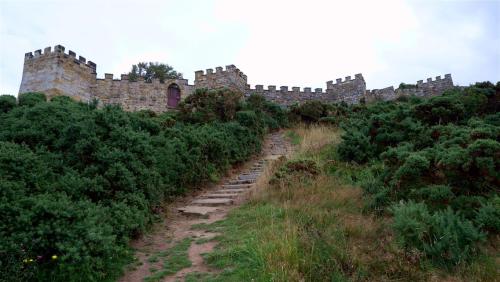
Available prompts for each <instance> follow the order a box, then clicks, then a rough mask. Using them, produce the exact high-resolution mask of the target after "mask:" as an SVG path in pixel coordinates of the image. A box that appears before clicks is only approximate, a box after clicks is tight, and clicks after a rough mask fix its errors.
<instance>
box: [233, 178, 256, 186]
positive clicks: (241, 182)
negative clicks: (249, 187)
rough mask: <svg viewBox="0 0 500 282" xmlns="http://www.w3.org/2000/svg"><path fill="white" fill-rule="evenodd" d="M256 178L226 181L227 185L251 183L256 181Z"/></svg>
mask: <svg viewBox="0 0 500 282" xmlns="http://www.w3.org/2000/svg"><path fill="white" fill-rule="evenodd" d="M254 182H255V179H244V180H243V179H237V180H229V181H228V182H226V185H236V184H251V183H254Z"/></svg>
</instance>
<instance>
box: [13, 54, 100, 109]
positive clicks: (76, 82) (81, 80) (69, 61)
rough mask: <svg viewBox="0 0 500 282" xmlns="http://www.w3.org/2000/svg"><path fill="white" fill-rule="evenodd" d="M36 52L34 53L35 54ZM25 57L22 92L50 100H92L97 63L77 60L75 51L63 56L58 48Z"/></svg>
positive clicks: (81, 58) (82, 58)
mask: <svg viewBox="0 0 500 282" xmlns="http://www.w3.org/2000/svg"><path fill="white" fill-rule="evenodd" d="M33 53H34V54H33ZM33 53H32V52H29V53H26V54H25V56H24V68H23V78H22V81H21V87H20V89H19V93H25V92H36V91H38V92H44V93H45V94H46V95H47V96H48V97H49V98H50V97H53V96H56V95H67V96H71V97H73V98H74V99H76V100H79V101H80V100H83V101H89V100H90V99H91V96H92V86H93V85H94V84H95V80H96V64H94V63H93V62H92V61H88V62H86V59H85V58H84V57H82V56H79V58H78V59H77V58H76V54H75V52H73V51H69V53H68V54H65V53H64V47H63V46H61V45H57V46H55V48H54V51H51V47H47V48H45V49H44V51H43V53H42V50H36V51H35V52H33Z"/></svg>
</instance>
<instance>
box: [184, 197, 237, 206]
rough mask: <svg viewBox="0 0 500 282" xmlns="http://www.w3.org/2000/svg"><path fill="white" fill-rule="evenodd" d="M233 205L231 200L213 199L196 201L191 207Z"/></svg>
mask: <svg viewBox="0 0 500 282" xmlns="http://www.w3.org/2000/svg"><path fill="white" fill-rule="evenodd" d="M232 203H233V200H231V199H226V198H213V199H198V200H194V201H193V202H192V204H193V205H203V206H212V207H216V206H225V205H230V204H232Z"/></svg>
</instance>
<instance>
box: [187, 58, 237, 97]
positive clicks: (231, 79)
mask: <svg viewBox="0 0 500 282" xmlns="http://www.w3.org/2000/svg"><path fill="white" fill-rule="evenodd" d="M194 75H195V78H194V85H195V88H196V89H198V88H208V89H217V88H229V89H231V90H233V91H238V92H241V93H244V92H245V90H246V89H247V76H246V75H245V74H244V73H243V72H241V71H240V70H239V69H238V68H237V67H236V66H234V65H229V66H226V70H223V69H222V67H216V68H215V72H214V71H213V69H207V72H206V73H204V72H203V71H202V70H200V71H196V72H195V73H194Z"/></svg>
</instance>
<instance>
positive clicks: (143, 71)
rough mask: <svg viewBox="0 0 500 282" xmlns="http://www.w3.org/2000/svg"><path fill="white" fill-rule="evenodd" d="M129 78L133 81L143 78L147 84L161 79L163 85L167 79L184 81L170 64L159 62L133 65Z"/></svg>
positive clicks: (180, 74)
mask: <svg viewBox="0 0 500 282" xmlns="http://www.w3.org/2000/svg"><path fill="white" fill-rule="evenodd" d="M128 76H129V80H131V81H137V80H138V79H139V77H142V78H144V80H146V81H147V82H151V81H152V79H153V78H154V79H159V80H160V82H162V83H163V82H165V80H166V79H182V73H180V72H177V71H176V70H175V69H174V68H173V67H172V66H170V65H168V64H163V63H158V62H155V63H153V62H149V63H146V62H140V63H138V64H137V65H133V66H132V70H131V71H130V72H129V74H128Z"/></svg>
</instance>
